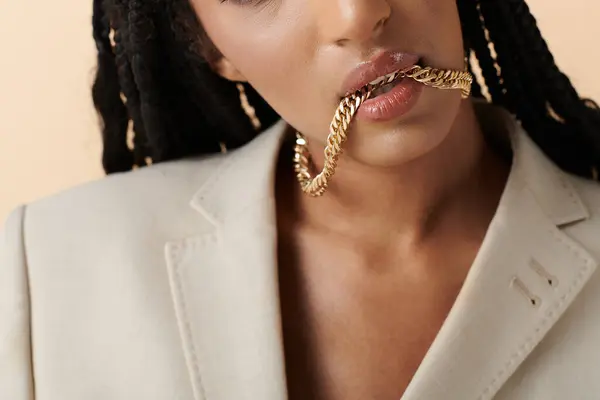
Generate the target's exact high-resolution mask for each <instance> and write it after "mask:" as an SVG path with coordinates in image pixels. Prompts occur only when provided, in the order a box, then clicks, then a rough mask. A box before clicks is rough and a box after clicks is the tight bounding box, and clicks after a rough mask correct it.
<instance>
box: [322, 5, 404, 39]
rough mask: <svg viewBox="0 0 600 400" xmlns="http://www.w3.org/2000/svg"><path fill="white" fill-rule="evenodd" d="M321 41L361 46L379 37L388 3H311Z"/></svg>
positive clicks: (390, 10) (385, 17) (387, 13)
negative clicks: (321, 37)
mask: <svg viewBox="0 0 600 400" xmlns="http://www.w3.org/2000/svg"><path fill="white" fill-rule="evenodd" d="M313 4H314V7H315V8H316V11H317V15H318V19H319V25H320V31H321V34H322V35H323V39H324V40H326V41H327V42H328V43H333V44H335V45H338V46H344V45H348V44H353V43H354V44H364V43H368V42H369V41H372V40H373V39H375V38H376V37H377V36H379V35H380V34H381V31H382V30H383V27H384V26H385V24H386V22H387V21H388V19H389V18H390V15H391V13H392V9H391V7H390V4H389V0H313Z"/></svg>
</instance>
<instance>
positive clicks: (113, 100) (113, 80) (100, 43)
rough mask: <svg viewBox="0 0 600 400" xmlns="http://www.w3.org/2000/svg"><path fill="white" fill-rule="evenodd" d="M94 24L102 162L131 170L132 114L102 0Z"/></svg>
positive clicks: (110, 167)
mask: <svg viewBox="0 0 600 400" xmlns="http://www.w3.org/2000/svg"><path fill="white" fill-rule="evenodd" d="M92 24H93V28H94V40H95V42H96V48H97V50H98V71H97V73H96V81H95V82H94V86H93V88H92V97H93V99H94V104H95V105H96V110H97V111H98V114H99V115H100V116H101V117H102V122H103V127H102V139H103V141H104V152H103V157H102V165H103V167H104V169H105V170H106V171H110V172H120V171H127V170H129V169H131V166H132V162H133V156H132V153H131V151H130V150H129V148H128V147H127V140H126V133H127V125H128V121H129V116H128V114H127V109H126V108H125V105H124V104H123V102H122V100H121V97H120V93H121V88H120V85H119V74H118V72H117V67H116V62H115V54H114V53H113V50H112V45H111V42H110V24H109V18H108V17H107V15H106V14H105V12H104V7H103V4H102V2H101V1H99V0H95V1H94V16H93V20H92Z"/></svg>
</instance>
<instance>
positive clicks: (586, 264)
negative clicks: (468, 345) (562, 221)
mask: <svg viewBox="0 0 600 400" xmlns="http://www.w3.org/2000/svg"><path fill="white" fill-rule="evenodd" d="M550 233H552V235H553V237H554V239H555V240H556V241H557V242H559V243H560V244H561V245H564V246H565V247H567V248H568V250H569V251H570V252H571V253H573V255H575V257H577V258H578V259H580V260H581V261H582V264H581V267H580V268H579V272H578V274H577V276H576V278H575V280H574V281H572V283H571V285H570V286H569V289H568V290H567V292H566V293H565V294H563V295H562V296H561V297H560V300H559V301H558V302H557V303H555V305H554V306H553V307H552V308H551V309H549V310H548V311H546V315H545V316H544V317H543V318H542V320H541V321H540V322H539V323H538V324H537V325H536V328H535V330H534V331H533V335H530V336H527V337H526V339H525V342H523V343H522V344H521V345H520V346H519V347H518V348H517V350H516V351H515V352H514V353H513V354H512V355H511V356H510V358H509V360H508V361H507V362H506V363H505V364H504V365H503V366H502V368H501V369H500V370H499V371H498V372H497V373H496V374H495V376H494V378H493V379H492V381H491V382H490V383H489V385H488V386H487V387H486V388H485V389H483V391H482V392H481V394H480V395H479V396H478V397H477V398H478V399H479V400H482V399H486V398H487V397H486V396H487V395H488V394H489V392H490V391H491V390H492V389H494V386H495V385H496V383H497V382H498V380H499V379H500V378H501V377H502V376H503V375H504V374H505V373H506V371H507V369H508V368H509V367H510V366H511V365H512V364H513V363H514V362H515V360H516V359H517V358H519V357H520V356H521V355H522V354H523V352H525V351H527V350H528V349H530V348H531V346H532V343H533V342H535V341H536V340H537V338H538V336H539V334H540V332H541V331H542V328H543V327H544V326H545V325H546V324H547V323H548V321H549V320H551V319H552V318H554V316H555V315H556V312H557V310H560V309H561V308H562V307H563V305H564V304H565V302H566V301H567V300H568V299H569V298H570V297H571V294H572V293H573V290H575V288H576V287H577V286H579V284H580V283H581V281H582V280H583V279H584V278H585V276H586V273H587V272H588V271H589V269H590V267H591V264H592V261H591V260H590V259H589V258H586V257H584V256H583V255H582V254H581V253H580V251H579V249H577V248H575V247H574V246H573V245H572V244H571V243H569V242H567V241H566V240H565V239H564V238H563V237H561V236H560V233H559V232H556V231H554V230H550ZM534 346H535V345H534Z"/></svg>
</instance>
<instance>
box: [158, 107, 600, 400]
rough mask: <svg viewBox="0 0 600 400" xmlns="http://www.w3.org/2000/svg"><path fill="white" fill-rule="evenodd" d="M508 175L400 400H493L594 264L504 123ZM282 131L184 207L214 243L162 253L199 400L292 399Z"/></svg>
mask: <svg viewBox="0 0 600 400" xmlns="http://www.w3.org/2000/svg"><path fill="white" fill-rule="evenodd" d="M503 121H505V123H508V124H509V129H510V130H511V131H512V132H514V134H513V135H512V147H513V153H514V157H513V167H512V171H511V174H510V177H509V181H508V183H507V187H506V189H505V192H504V194H503V196H502V199H501V201H500V205H499V208H498V211H497V213H496V215H495V217H494V219H493V221H492V223H491V225H490V228H489V230H488V234H487V236H486V238H485V240H484V242H483V244H482V247H481V249H480V251H479V254H478V256H477V258H476V260H475V262H474V264H473V266H472V267H471V270H470V272H469V274H468V276H467V279H466V281H465V283H464V286H463V288H462V290H461V292H460V294H459V296H458V298H457V301H456V303H455V305H454V306H453V308H452V310H451V312H450V314H449V316H448V318H447V320H446V322H445V323H444V325H443V326H442V328H441V330H440V332H439V334H438V336H437V338H436V339H435V341H434V343H433V344H432V346H431V348H430V350H429V352H428V353H427V355H426V357H425V359H424V360H423V363H422V364H421V366H420V368H419V370H418V371H417V373H416V375H415V377H414V379H413V381H412V382H411V384H410V385H409V387H408V389H407V391H406V393H405V395H404V397H403V400H417V399H437V398H457V399H458V398H460V399H472V398H473V399H474V398H477V399H489V398H492V397H493V396H494V394H495V393H496V392H497V391H498V390H499V388H501V387H502V385H503V384H504V383H505V382H506V381H507V379H508V378H509V377H510V376H511V374H512V373H513V372H514V371H515V370H516V368H517V367H518V366H519V365H520V364H521V363H522V362H523V361H524V360H525V359H526V358H527V356H528V355H529V353H530V352H531V351H532V350H533V349H534V348H535V346H536V345H537V344H538V343H539V342H540V341H541V339H542V338H543V337H544V335H545V334H546V333H547V332H548V331H549V330H550V329H551V327H552V326H553V324H554V323H555V322H556V321H557V320H558V318H559V317H560V316H561V315H562V314H563V313H564V312H565V310H566V309H567V308H568V306H569V304H570V303H571V302H572V301H573V299H574V298H575V297H576V296H577V294H578V293H579V291H580V290H581V289H582V287H583V286H584V284H585V283H586V282H587V280H588V279H589V277H590V276H591V274H592V273H593V271H594V270H595V268H596V262H595V261H594V260H593V259H592V257H591V256H590V255H589V254H588V253H587V252H586V250H585V249H583V248H582V247H581V246H580V245H578V244H577V243H575V242H574V241H573V240H572V239H571V238H569V237H568V236H567V235H566V234H565V233H564V232H563V231H561V229H560V226H562V225H566V224H572V223H576V222H578V221H582V220H584V219H586V218H587V217H588V212H587V210H586V209H585V207H584V205H583V204H582V202H581V200H580V199H579V196H578V195H577V193H576V191H575V190H574V188H573V187H572V186H571V184H570V183H569V179H568V178H567V176H566V175H565V174H564V173H563V172H561V171H560V170H559V169H558V168H557V167H556V166H555V165H554V164H553V163H552V162H551V161H550V160H548V159H547V157H546V156H545V155H544V154H543V153H542V152H541V151H540V150H539V149H538V148H537V146H536V145H535V144H534V143H533V142H532V141H531V140H530V139H529V137H528V136H527V135H526V134H525V133H524V132H523V130H522V129H521V128H520V126H519V125H518V124H517V123H516V121H515V120H514V119H513V118H512V117H510V116H507V115H505V116H504V117H503ZM285 128H286V125H285V123H284V122H283V121H282V122H279V123H278V124H276V125H275V126H274V127H272V128H271V129H269V130H268V131H266V132H264V133H263V134H261V135H260V136H259V137H258V138H257V139H255V140H254V141H253V142H252V143H250V144H248V145H246V146H245V147H243V148H241V149H239V150H236V151H234V152H232V153H231V154H228V155H227V156H225V157H223V160H222V162H221V164H220V166H219V167H217V169H216V172H215V173H214V174H213V175H212V177H211V178H210V179H209V180H208V181H207V182H206V183H205V184H204V185H203V186H202V188H201V189H200V190H199V191H198V192H197V193H196V195H195V196H194V198H193V199H192V202H191V205H192V207H194V208H195V209H196V210H198V211H199V212H200V213H202V214H203V215H204V216H205V217H206V219H208V220H209V221H210V222H211V223H212V225H213V226H214V230H213V232H211V233H208V234H205V235H201V236H197V237H192V238H187V239H184V240H178V241H174V242H171V243H168V244H167V246H166V256H167V265H168V268H169V276H170V280H171V287H172V292H173V298H174V302H175V309H176V314H177V319H178V323H179V327H180V331H181V336H182V341H183V349H184V353H185V356H186V360H187V363H188V367H189V371H190V377H191V380H192V383H193V387H194V393H195V398H196V400H200V399H203V400H204V399H207V400H228V399H242V400H243V399H248V400H255V399H262V400H285V399H286V398H287V392H286V379H285V363H284V355H283V340H282V334H281V320H280V319H281V317H280V309H279V293H278V277H277V248H276V241H277V232H276V220H275V199H274V193H273V190H274V176H275V168H276V162H277V157H278V153H279V149H280V147H281V141H282V138H283V136H284V131H285Z"/></svg>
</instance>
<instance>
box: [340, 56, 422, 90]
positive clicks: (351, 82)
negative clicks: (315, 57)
mask: <svg viewBox="0 0 600 400" xmlns="http://www.w3.org/2000/svg"><path fill="white" fill-rule="evenodd" d="M418 62H419V56H418V55H416V54H411V53H403V52H399V51H381V52H379V53H378V54H376V55H375V56H374V57H373V58H372V59H371V60H370V61H367V62H365V63H362V64H360V65H359V66H358V67H356V68H355V69H354V70H352V71H351V72H350V74H349V75H348V76H347V78H346V79H345V80H344V83H343V84H342V88H341V91H340V97H345V96H347V95H348V94H350V93H353V92H355V91H357V90H359V89H361V88H362V87H363V86H365V85H367V84H369V83H371V82H374V81H377V80H379V79H381V78H383V77H385V75H388V74H392V73H394V72H396V71H399V70H401V69H405V68H408V67H411V66H413V65H416V64H418Z"/></svg>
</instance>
